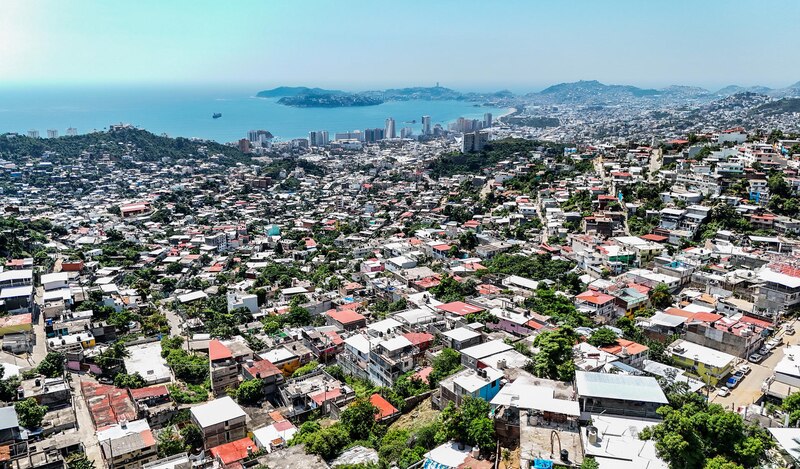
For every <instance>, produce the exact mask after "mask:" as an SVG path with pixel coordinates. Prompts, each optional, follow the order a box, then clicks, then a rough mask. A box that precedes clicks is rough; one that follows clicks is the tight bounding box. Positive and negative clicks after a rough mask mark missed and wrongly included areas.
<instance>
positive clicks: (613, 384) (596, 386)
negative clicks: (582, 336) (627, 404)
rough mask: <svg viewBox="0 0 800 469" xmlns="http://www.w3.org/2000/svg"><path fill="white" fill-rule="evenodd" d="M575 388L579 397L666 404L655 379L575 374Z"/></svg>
mask: <svg viewBox="0 0 800 469" xmlns="http://www.w3.org/2000/svg"><path fill="white" fill-rule="evenodd" d="M575 387H576V389H577V390H578V394H579V395H580V396H581V397H599V398H608V399H620V400H627V401H634V402H637V401H641V402H655V403H659V404H667V403H668V402H669V401H667V397H666V396H665V395H664V391H663V390H661V386H660V385H659V384H658V381H656V379H655V378H653V377H650V376H632V375H618V374H613V373H592V372H587V371H576V372H575Z"/></svg>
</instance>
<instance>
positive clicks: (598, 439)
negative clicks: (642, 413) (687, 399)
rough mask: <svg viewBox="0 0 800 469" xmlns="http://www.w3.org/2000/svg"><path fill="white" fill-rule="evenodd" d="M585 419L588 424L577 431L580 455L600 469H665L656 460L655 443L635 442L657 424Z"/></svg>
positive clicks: (613, 418)
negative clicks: (579, 436)
mask: <svg viewBox="0 0 800 469" xmlns="http://www.w3.org/2000/svg"><path fill="white" fill-rule="evenodd" d="M589 418H590V421H591V424H590V425H587V426H585V427H581V429H580V434H581V439H582V442H583V450H584V455H585V456H591V457H593V458H594V460H595V461H596V462H597V464H598V467H599V468H600V469H615V468H620V467H625V468H648V469H668V468H669V465H668V464H667V463H666V462H664V461H663V460H661V459H660V458H659V457H658V456H657V454H656V447H655V446H656V444H655V441H653V440H642V439H640V438H639V433H641V432H642V431H643V430H644V429H645V428H647V427H652V426H654V425H657V424H658V423H659V421H658V420H655V419H642V418H632V417H622V416H618V415H609V414H594V413H593V414H589Z"/></svg>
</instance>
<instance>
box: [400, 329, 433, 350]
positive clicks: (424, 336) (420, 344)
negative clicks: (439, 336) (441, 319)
mask: <svg viewBox="0 0 800 469" xmlns="http://www.w3.org/2000/svg"><path fill="white" fill-rule="evenodd" d="M403 337H405V338H406V339H408V341H409V342H411V344H412V345H413V346H414V349H415V350H419V353H423V352H425V351H426V350H428V348H430V346H431V345H432V344H433V339H434V337H433V334H428V333H427V332H406V333H405V334H403Z"/></svg>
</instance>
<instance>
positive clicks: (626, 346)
mask: <svg viewBox="0 0 800 469" xmlns="http://www.w3.org/2000/svg"><path fill="white" fill-rule="evenodd" d="M600 350H602V351H603V352H606V353H610V354H612V355H614V356H616V357H617V358H618V359H619V361H621V362H622V363H624V364H626V365H630V366H632V367H634V368H641V367H642V365H643V364H644V361H645V360H646V359H647V352H648V351H649V350H650V349H649V348H648V347H647V346H646V345H642V344H638V343H636V342H634V341H632V340H627V339H622V338H618V339H617V343H616V344H615V345H607V346H605V347H600Z"/></svg>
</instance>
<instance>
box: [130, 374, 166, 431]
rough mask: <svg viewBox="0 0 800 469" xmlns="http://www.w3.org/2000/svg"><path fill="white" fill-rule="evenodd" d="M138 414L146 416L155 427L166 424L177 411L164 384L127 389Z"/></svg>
mask: <svg viewBox="0 0 800 469" xmlns="http://www.w3.org/2000/svg"><path fill="white" fill-rule="evenodd" d="M128 394H130V396H131V400H133V405H134V407H135V408H136V412H137V414H138V415H140V416H143V417H144V418H147V421H148V422H150V424H151V425H153V426H154V427H156V428H161V427H163V426H164V425H166V424H167V423H168V422H169V421H170V420H171V419H172V418H173V417H174V416H175V413H176V412H177V411H178V407H177V406H176V405H175V403H174V402H173V401H172V398H170V396H169V389H167V386H166V385H164V384H160V385H158V386H150V387H148V388H139V389H128Z"/></svg>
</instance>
